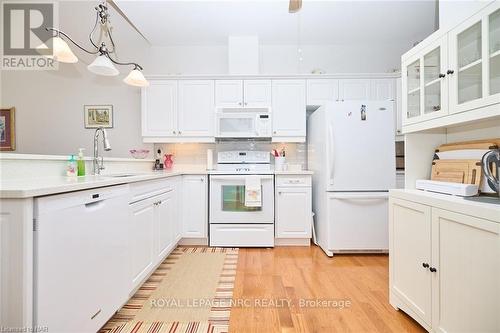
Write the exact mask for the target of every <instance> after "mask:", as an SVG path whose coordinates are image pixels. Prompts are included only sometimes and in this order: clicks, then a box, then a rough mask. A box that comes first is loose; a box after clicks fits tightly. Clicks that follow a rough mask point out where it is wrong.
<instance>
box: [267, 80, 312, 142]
mask: <svg viewBox="0 0 500 333" xmlns="http://www.w3.org/2000/svg"><path fill="white" fill-rule="evenodd" d="M272 99H273V107H272V117H273V138H275V137H276V138H280V137H305V136H306V84H305V81H304V80H273V97H272Z"/></svg>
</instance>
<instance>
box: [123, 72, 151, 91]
mask: <svg viewBox="0 0 500 333" xmlns="http://www.w3.org/2000/svg"><path fill="white" fill-rule="evenodd" d="M123 82H125V83H126V84H130V85H131V86H136V87H147V86H149V82H148V81H147V80H146V78H145V77H144V75H142V72H141V71H140V70H138V69H133V70H131V71H130V73H129V74H128V75H127V77H126V78H124V79H123Z"/></svg>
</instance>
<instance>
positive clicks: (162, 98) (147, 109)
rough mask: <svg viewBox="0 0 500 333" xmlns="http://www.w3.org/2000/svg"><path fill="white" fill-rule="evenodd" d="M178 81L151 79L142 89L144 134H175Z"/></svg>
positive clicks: (164, 135)
mask: <svg viewBox="0 0 500 333" xmlns="http://www.w3.org/2000/svg"><path fill="white" fill-rule="evenodd" d="M176 130H177V81H166V80H151V82H150V86H149V87H147V88H143V89H142V136H145V137H147V136H151V137H168V136H175V135H176Z"/></svg>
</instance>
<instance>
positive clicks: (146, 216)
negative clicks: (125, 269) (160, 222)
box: [130, 200, 155, 288]
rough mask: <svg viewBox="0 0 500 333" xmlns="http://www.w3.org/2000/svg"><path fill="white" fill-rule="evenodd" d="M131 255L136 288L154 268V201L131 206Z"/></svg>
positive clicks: (133, 281) (133, 284)
mask: <svg viewBox="0 0 500 333" xmlns="http://www.w3.org/2000/svg"><path fill="white" fill-rule="evenodd" d="M130 209H131V210H132V213H131V215H132V218H131V226H130V255H131V258H132V286H133V287H134V288H135V287H136V286H138V285H139V283H140V282H141V281H142V280H143V279H144V278H145V277H146V276H147V275H148V273H149V271H150V270H151V269H152V268H153V249H154V241H153V239H154V233H155V231H154V224H155V223H154V221H155V211H154V205H153V203H152V201H149V200H145V201H141V202H139V203H137V204H133V205H131V206H130Z"/></svg>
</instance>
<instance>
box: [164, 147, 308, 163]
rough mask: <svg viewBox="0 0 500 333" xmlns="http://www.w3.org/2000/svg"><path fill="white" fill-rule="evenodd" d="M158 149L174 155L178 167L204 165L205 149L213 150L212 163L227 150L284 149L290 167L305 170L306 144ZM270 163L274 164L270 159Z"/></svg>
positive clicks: (205, 160) (205, 161)
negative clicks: (218, 153) (221, 152)
mask: <svg viewBox="0 0 500 333" xmlns="http://www.w3.org/2000/svg"><path fill="white" fill-rule="evenodd" d="M158 148H160V149H161V150H162V153H163V154H174V163H177V164H180V165H206V163H207V149H212V150H214V154H215V155H214V163H216V162H217V152H220V151H228V150H263V151H269V152H271V151H272V150H273V149H277V150H281V149H282V148H284V149H285V152H286V160H287V163H288V164H289V165H290V166H298V167H300V168H301V169H303V170H304V169H307V144H306V143H271V142H261V141H223V142H218V143H175V144H173V143H172V144H155V151H156V150H157V149H158ZM271 163H274V161H273V158H271Z"/></svg>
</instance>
